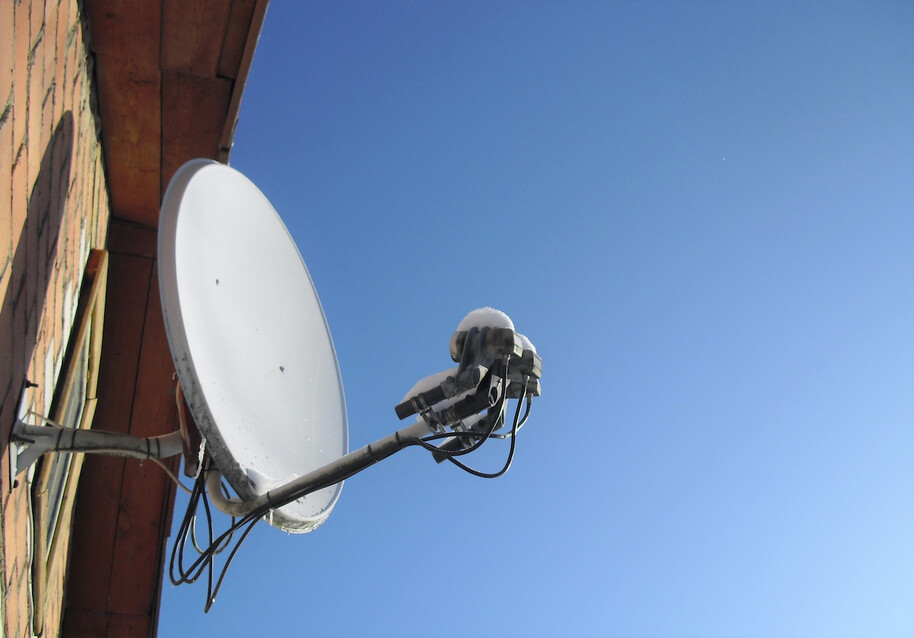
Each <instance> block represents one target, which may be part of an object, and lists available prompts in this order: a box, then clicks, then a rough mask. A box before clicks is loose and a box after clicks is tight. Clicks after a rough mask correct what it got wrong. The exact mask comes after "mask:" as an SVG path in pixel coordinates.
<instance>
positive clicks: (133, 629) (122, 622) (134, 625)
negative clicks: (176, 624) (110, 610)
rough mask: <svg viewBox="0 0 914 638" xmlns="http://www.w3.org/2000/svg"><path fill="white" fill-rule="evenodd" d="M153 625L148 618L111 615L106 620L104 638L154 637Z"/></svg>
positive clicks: (151, 620)
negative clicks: (106, 627)
mask: <svg viewBox="0 0 914 638" xmlns="http://www.w3.org/2000/svg"><path fill="white" fill-rule="evenodd" d="M154 626H155V623H154V622H153V619H152V618H150V617H149V616H146V615H142V616H138V615H124V614H112V615H111V617H110V618H109V620H108V633H107V634H105V638H137V636H154V635H155V634H154V633H153V627H154Z"/></svg>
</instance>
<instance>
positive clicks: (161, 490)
mask: <svg viewBox="0 0 914 638" xmlns="http://www.w3.org/2000/svg"><path fill="white" fill-rule="evenodd" d="M176 429H177V409H176V406H175V381H174V365H173V363H172V359H171V351H170V349H169V347H168V339H167V337H166V334H165V322H164V319H163V318H162V309H161V305H160V301H159V287H158V277H156V276H155V275H154V274H153V277H152V278H151V281H150V293H149V297H148V299H147V304H146V322H145V326H144V329H143V342H142V346H141V349H140V360H139V366H138V368H137V383H136V390H135V393H134V401H133V411H132V416H131V419H130V433H131V434H133V435H135V436H158V435H160V434H168V433H169V432H173V431H175V430H176ZM174 493H175V486H174V484H173V483H171V480H170V479H169V478H168V477H167V476H166V474H165V472H163V471H162V469H161V468H160V467H158V466H157V465H156V464H155V463H153V462H145V463H140V462H139V461H135V460H128V461H127V462H126V465H125V470H124V480H123V483H122V484H121V494H120V503H121V506H120V507H121V508H120V513H119V515H118V523H117V538H116V539H115V545H114V560H113V564H112V573H111V591H110V593H109V596H108V609H109V610H110V611H112V612H115V613H118V614H150V615H151V614H152V613H153V610H154V609H155V608H156V607H157V605H158V600H159V593H160V591H161V582H162V565H163V557H164V554H165V545H166V543H165V540H166V538H167V537H168V529H167V528H166V527H165V526H166V524H167V522H168V520H169V517H168V511H170V509H171V507H172V505H173V502H174ZM137 574H147V575H149V576H151V575H153V574H155V576H156V577H155V578H143V579H138V578H137V577H136V575H137Z"/></svg>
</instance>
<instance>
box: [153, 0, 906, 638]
mask: <svg viewBox="0 0 914 638" xmlns="http://www.w3.org/2000/svg"><path fill="white" fill-rule="evenodd" d="M912 34H914V5H912V4H911V3H909V2H889V3H886V2H857V3H845V2H813V3H810V2H805V3H794V2H758V3H735V2H523V3H521V2H460V3H458V2H445V1H434V2H380V1H378V2H356V3H353V2H332V3H314V2H301V3H299V2H292V1H291V0H274V1H273V3H272V4H271V6H270V8H269V10H268V13H267V19H266V24H265V26H264V29H263V33H262V35H261V39H260V43H259V45H258V48H257V52H256V55H255V59H254V64H253V68H252V70H251V74H250V78H249V80H248V83H247V87H246V89H245V95H244V101H243V105H242V110H241V120H240V122H239V126H238V130H237V134H236V138H235V148H234V151H233V154H232V165H233V166H234V167H235V168H238V169H239V170H241V171H242V172H244V173H245V174H246V175H248V176H249V177H250V178H251V179H252V180H253V181H254V182H255V183H256V184H258V186H260V188H261V189H262V190H263V191H264V192H265V193H266V195H267V196H268V197H269V198H270V200H271V201H272V203H273V205H274V207H275V208H276V209H277V210H278V211H279V213H280V214H281V216H282V217H283V220H284V221H285V223H286V225H287V226H288V227H289V229H290V231H291V233H292V235H293V237H294V238H295V241H296V243H297V244H298V246H299V249H300V250H301V252H302V254H303V256H304V259H305V261H306V262H307V264H308V268H309V270H310V272H311V276H312V278H313V279H314V281H315V284H316V285H317V288H318V291H319V293H320V296H321V301H322V303H323V306H324V311H325V313H326V315H327V318H328V321H329V323H330V327H331V330H332V332H333V337H334V341H335V345H336V348H337V352H338V356H339V360H340V367H341V371H342V376H343V382H344V385H345V388H346V396H347V406H348V411H349V432H350V443H351V447H353V448H355V447H359V446H361V445H364V444H366V443H368V442H370V441H373V440H375V439H378V438H380V437H382V436H385V435H387V434H389V433H390V432H392V431H393V430H395V429H397V427H399V425H400V424H399V422H398V421H397V420H396V417H395V415H394V411H393V407H394V405H395V404H396V403H398V402H399V401H400V399H401V398H402V397H403V395H404V393H405V392H406V391H407V390H409V388H410V387H411V386H412V385H413V383H414V382H415V381H417V380H418V379H419V378H421V377H424V376H426V375H428V374H431V373H433V372H438V371H439V370H443V369H445V368H447V367H448V366H450V365H451V362H450V359H449V357H448V340H449V338H450V335H451V332H452V331H453V330H454V329H455V328H456V326H457V324H458V323H459V321H460V320H461V319H462V318H463V316H464V315H465V314H466V313H467V312H469V311H470V310H472V309H474V308H477V307H480V306H494V307H497V308H500V309H502V310H504V311H505V312H507V313H508V314H509V315H510V316H511V317H512V319H513V320H514V322H515V324H516V325H517V327H518V330H520V331H521V332H523V333H525V334H526V335H527V336H528V337H530V339H531V340H532V341H533V343H534V344H535V345H536V347H537V349H538V350H539V352H540V353H541V355H542V357H543V367H544V373H543V395H542V396H541V397H540V398H539V399H537V401H536V402H535V403H534V408H533V413H532V416H531V420H530V423H529V424H528V425H527V427H525V429H524V431H523V432H522V435H521V436H520V437H519V439H518V450H517V456H516V458H515V462H514V465H513V467H512V469H511V470H510V472H509V473H508V474H507V475H506V476H505V477H503V478H501V479H498V480H493V481H487V480H483V479H478V478H474V477H471V476H469V475H467V474H464V473H462V472H460V471H459V470H458V469H457V468H455V467H452V466H449V465H441V466H437V465H436V464H435V463H434V462H433V461H432V459H431V458H430V457H429V456H428V455H427V454H425V453H423V452H421V451H419V450H415V449H413V450H406V451H404V452H401V453H400V454H399V455H397V456H395V457H393V458H391V459H389V460H387V461H385V462H383V463H382V464H380V465H378V466H375V467H373V468H371V469H369V470H366V471H365V472H364V473H363V474H361V475H359V476H356V477H354V478H353V479H350V480H349V481H347V482H346V485H345V488H344V489H343V492H342V496H341V498H340V501H339V502H338V504H337V506H336V509H335V510H334V512H333V514H332V516H331V517H330V519H329V520H328V521H327V523H326V524H325V525H324V526H323V527H321V528H320V529H318V530H317V531H315V532H313V533H311V534H308V535H305V536H289V535H286V534H284V533H282V532H280V531H278V530H275V529H272V528H270V527H268V526H267V525H266V524H261V525H260V526H258V528H257V529H256V530H255V532H254V533H253V534H252V535H251V537H250V538H249V539H248V540H247V541H246V543H245V545H244V546H243V547H242V548H241V550H240V552H239V555H238V557H237V558H236V559H235V562H234V564H233V565H232V568H231V570H230V572H229V575H228V577H227V580H226V584H225V585H224V587H223V589H222V591H221V593H220V595H219V598H218V599H217V601H216V604H215V605H214V607H213V609H212V610H211V611H210V613H209V614H206V615H204V614H203V611H202V607H203V602H204V596H205V594H204V589H205V587H203V586H201V585H195V586H182V587H179V588H173V587H172V586H171V585H170V584H169V583H167V582H166V584H165V586H164V594H163V610H162V614H161V619H160V635H162V636H176V635H196V636H226V635H248V636H250V635H274V636H305V635H314V636H337V635H338V636H379V635H391V636H437V635H440V636H753V637H760V636H910V635H911V634H912V632H914V579H912V574H914V462H912V459H914V428H912V423H914V330H912V327H914V108H912V104H914V65H912V60H914V37H912ZM493 443H494V442H493ZM492 448H493V449H490V450H480V456H479V457H477V458H476V459H472V457H471V460H475V462H476V463H478V464H480V465H482V466H483V467H486V468H497V466H498V465H499V464H500V462H501V459H502V458H503V457H502V456H501V455H502V454H503V453H505V452H506V448H505V447H498V446H497V445H493V446H492ZM184 503H185V501H184V500H179V506H178V507H179V510H180V509H181V508H183V506H184ZM178 517H179V513H176V518H178Z"/></svg>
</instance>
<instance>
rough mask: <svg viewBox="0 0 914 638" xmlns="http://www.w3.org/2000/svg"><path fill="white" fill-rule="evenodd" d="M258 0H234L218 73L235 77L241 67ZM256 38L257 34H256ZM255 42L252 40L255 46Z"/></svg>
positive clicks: (227, 76)
mask: <svg viewBox="0 0 914 638" xmlns="http://www.w3.org/2000/svg"><path fill="white" fill-rule="evenodd" d="M255 4H256V0H232V7H231V12H230V13H229V20H228V28H227V29H226V31H225V41H224V42H223V44H222V52H221V54H220V55H219V70H218V74H219V75H220V76H222V77H225V78H232V79H235V78H237V77H238V72H239V70H240V67H241V58H242V56H243V55H244V48H245V46H247V43H248V33H249V32H250V30H251V19H252V18H253V17H254V5H255ZM255 38H256V34H255ZM254 44H255V43H254V42H252V43H251V45H252V46H253V45H254Z"/></svg>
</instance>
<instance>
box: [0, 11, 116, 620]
mask: <svg viewBox="0 0 914 638" xmlns="http://www.w3.org/2000/svg"><path fill="white" fill-rule="evenodd" d="M87 39H88V31H87V27H86V25H85V23H84V20H83V18H82V16H81V11H80V2H78V0H47V1H45V0H33V1H29V0H0V300H2V305H0V401H2V407H0V449H2V467H0V507H2V516H0V526H2V533H0V573H2V580H0V588H2V592H0V611H2V619H0V622H2V635H4V636H26V635H31V628H30V617H31V610H32V601H31V599H30V591H31V587H30V582H31V575H32V570H31V561H32V556H31V553H32V547H33V542H32V538H31V526H30V521H31V510H30V507H31V506H30V491H29V488H28V481H27V480H25V476H24V475H20V476H19V480H18V481H17V482H14V483H12V484H11V481H10V475H9V449H8V442H9V436H10V429H11V427H12V425H13V422H14V419H15V416H16V414H15V412H16V407H17V403H18V400H19V397H20V393H21V389H22V386H23V383H24V381H25V380H26V379H29V380H30V381H33V382H35V383H37V384H38V387H37V388H35V389H34V391H31V392H30V393H29V395H28V397H29V399H28V401H29V403H30V404H31V407H32V408H33V409H34V410H36V411H38V412H40V413H43V414H47V413H48V410H49V408H50V403H51V399H52V396H53V393H54V388H55V385H56V380H57V376H58V373H59V372H60V369H61V365H62V362H63V357H64V352H65V350H66V347H67V340H68V338H69V334H70V328H71V326H72V324H73V321H74V316H75V312H76V301H77V298H78V293H79V285H80V282H81V280H82V275H83V270H84V268H85V264H86V258H87V255H88V253H89V250H90V249H92V248H96V247H99V248H101V247H104V245H105V241H106V237H107V232H108V219H109V216H110V209H109V202H108V190H107V185H106V180H105V173H104V170H103V163H102V151H101V146H100V143H99V135H98V132H97V118H96V117H95V114H94V109H93V93H92V91H93V89H92V69H91V62H90V60H89V59H88V57H87V50H88V43H87ZM63 536H67V535H66V534H64V535H63ZM64 551H66V549H64ZM66 562H67V561H65V560H61V561H56V563H55V564H54V567H53V569H52V572H51V573H50V574H49V575H48V588H49V591H50V592H51V593H52V595H51V596H50V597H49V604H48V606H47V607H46V609H45V610H44V612H43V616H44V619H45V626H44V633H43V635H44V636H56V635H57V633H58V629H59V626H60V616H61V600H60V599H61V596H62V594H58V595H56V596H55V595H54V593H55V592H58V593H59V592H62V591H63V579H64V578H65V574H64V571H65V568H66Z"/></svg>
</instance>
